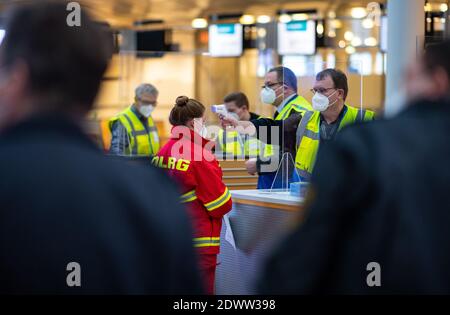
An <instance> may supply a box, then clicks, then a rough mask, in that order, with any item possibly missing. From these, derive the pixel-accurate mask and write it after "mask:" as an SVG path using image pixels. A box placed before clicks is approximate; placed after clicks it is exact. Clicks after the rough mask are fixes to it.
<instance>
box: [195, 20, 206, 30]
mask: <svg viewBox="0 0 450 315" xmlns="http://www.w3.org/2000/svg"><path fill="white" fill-rule="evenodd" d="M192 27H193V28H207V27H208V21H207V20H206V19H193V20H192Z"/></svg>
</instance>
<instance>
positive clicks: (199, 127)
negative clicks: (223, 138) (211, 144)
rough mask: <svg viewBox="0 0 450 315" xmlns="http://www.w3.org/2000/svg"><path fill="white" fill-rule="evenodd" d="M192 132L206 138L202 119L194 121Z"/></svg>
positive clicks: (206, 133)
mask: <svg viewBox="0 0 450 315" xmlns="http://www.w3.org/2000/svg"><path fill="white" fill-rule="evenodd" d="M194 131H195V132H196V133H198V134H199V135H200V136H202V137H203V138H206V136H207V135H208V129H206V126H205V123H204V122H203V119H202V118H195V119H194Z"/></svg>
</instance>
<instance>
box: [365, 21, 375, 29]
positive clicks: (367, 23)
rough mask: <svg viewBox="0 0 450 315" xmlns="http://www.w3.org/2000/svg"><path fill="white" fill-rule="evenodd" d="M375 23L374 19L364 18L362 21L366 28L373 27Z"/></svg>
mask: <svg viewBox="0 0 450 315" xmlns="http://www.w3.org/2000/svg"><path fill="white" fill-rule="evenodd" d="M374 25H375V23H374V22H373V20H372V19H364V20H363V21H362V26H363V27H364V28H367V29H371V28H373V26H374Z"/></svg>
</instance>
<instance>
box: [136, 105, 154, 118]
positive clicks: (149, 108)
mask: <svg viewBox="0 0 450 315" xmlns="http://www.w3.org/2000/svg"><path fill="white" fill-rule="evenodd" d="M154 110H155V106H153V105H141V107H139V112H140V113H141V114H142V115H144V117H147V118H148V117H150V115H151V114H152V113H153V111H154Z"/></svg>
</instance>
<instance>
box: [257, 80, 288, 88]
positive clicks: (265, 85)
mask: <svg viewBox="0 0 450 315" xmlns="http://www.w3.org/2000/svg"><path fill="white" fill-rule="evenodd" d="M278 84H280V85H284V83H283V82H275V83H270V84H264V85H263V86H261V88H262V89H265V88H270V89H271V88H273V87H274V86H275V85H278Z"/></svg>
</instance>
